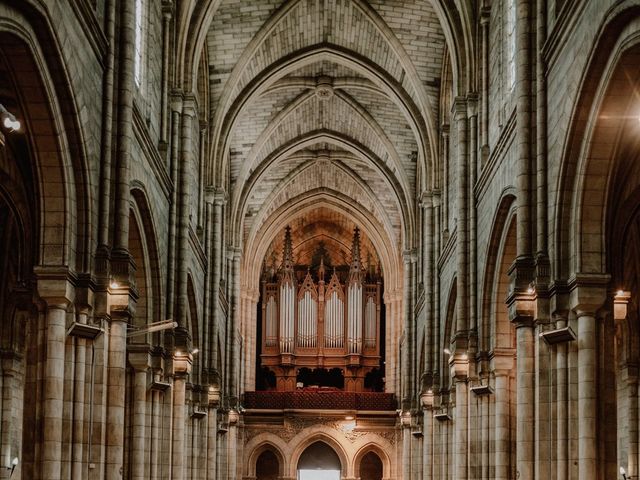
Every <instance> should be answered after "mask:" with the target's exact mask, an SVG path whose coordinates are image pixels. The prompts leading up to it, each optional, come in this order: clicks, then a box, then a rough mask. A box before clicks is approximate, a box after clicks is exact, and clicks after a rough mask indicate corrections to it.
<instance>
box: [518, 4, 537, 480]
mask: <svg viewBox="0 0 640 480" xmlns="http://www.w3.org/2000/svg"><path fill="white" fill-rule="evenodd" d="M515 1H516V5H515V8H516V55H515V61H516V85H515V95H516V132H515V141H514V143H515V147H516V150H517V156H518V160H517V178H516V186H517V190H518V192H517V194H518V214H517V224H518V227H517V252H518V256H523V255H531V254H532V223H533V222H532V220H533V219H532V215H531V202H532V200H531V156H532V155H531V150H532V143H533V139H532V135H531V110H532V101H531V99H532V81H531V80H532V75H531V70H532V68H531V64H532V59H531V25H530V22H531V0H515ZM519 387H520V385H518V388H519ZM520 474H521V475H522V474H523V473H522V472H520ZM520 478H521V479H522V477H520Z"/></svg>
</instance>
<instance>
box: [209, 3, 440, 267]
mask: <svg viewBox="0 0 640 480" xmlns="http://www.w3.org/2000/svg"><path fill="white" fill-rule="evenodd" d="M444 55H445V48H444V36H443V33H442V30H441V28H440V24H439V21H438V18H437V16H436V13H435V11H434V10H433V7H432V6H431V3H430V2H429V1H417V0H407V1H403V0H378V1H364V0H290V1H285V2H283V1H282V0H260V1H255V0H245V1H241V0H222V1H221V2H220V4H219V6H218V8H217V10H216V11H215V14H214V16H213V20H212V22H211V25H210V28H209V32H208V36H207V58H208V62H209V95H210V108H211V111H210V118H211V119H212V122H213V123H212V126H213V129H214V130H213V132H214V134H213V138H212V141H213V144H212V152H213V153H212V155H213V158H212V160H213V161H212V162H211V165H213V167H212V168H213V169H214V170H215V171H214V172H212V175H213V176H214V177H217V178H224V179H225V180H224V181H225V182H226V185H227V186H228V191H229V206H230V208H231V218H232V224H231V226H230V237H231V241H233V242H234V243H235V244H236V245H242V246H245V247H246V249H247V250H248V252H251V254H258V256H263V255H265V254H266V253H267V249H268V246H269V245H270V244H271V243H272V242H273V241H274V239H275V238H276V236H277V235H280V234H281V232H282V228H283V226H284V224H287V223H292V222H294V221H295V219H296V218H298V217H300V216H301V215H305V216H307V217H308V216H309V215H311V212H316V213H314V215H316V216H319V218H320V217H321V218H324V219H325V220H324V221H322V222H319V223H317V224H316V227H317V228H318V229H320V230H322V229H324V230H323V231H322V232H318V231H316V233H317V234H318V235H325V236H327V238H332V239H333V240H334V241H335V242H337V243H340V242H342V240H343V239H342V238H338V236H339V235H338V234H337V233H336V232H343V230H345V228H343V227H344V226H345V225H350V227H349V229H346V230H347V231H348V230H351V232H352V226H353V225H358V226H359V227H360V228H362V229H363V230H364V231H365V232H366V237H367V238H369V239H371V242H372V248H374V249H375V250H376V251H378V252H379V254H380V257H381V261H382V263H383V266H384V267H386V269H387V271H388V269H389V268H390V267H392V264H393V263H397V264H399V263H400V262H401V260H400V257H401V252H402V250H403V249H405V248H410V247H411V244H412V242H413V241H414V235H415V228H416V227H415V223H416V222H415V216H416V199H417V197H418V195H419V192H420V191H421V190H422V189H424V185H425V184H426V179H427V178H428V176H429V175H431V174H432V172H430V163H431V162H432V161H433V157H434V153H435V149H436V148H437V134H436V132H437V124H438V122H437V115H438V99H439V90H440V76H441V72H442V65H443V56H444ZM318 209H320V210H318ZM328 211H331V212H333V213H332V214H331V215H329V214H328V213H327V212H328ZM318 212H320V213H318ZM341 217H342V218H341ZM327 219H333V220H327ZM308 221H310V220H308ZM332 222H333V223H332ZM334 237H335V238H334ZM247 250H246V251H247ZM262 258H264V257H262ZM385 258H386V260H385ZM385 263H386V265H385Z"/></svg>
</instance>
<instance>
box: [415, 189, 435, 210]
mask: <svg viewBox="0 0 640 480" xmlns="http://www.w3.org/2000/svg"><path fill="white" fill-rule="evenodd" d="M418 201H419V203H420V206H421V207H422V208H423V209H424V210H428V209H430V208H433V202H434V200H433V192H432V191H431V190H425V191H424V192H422V193H421V194H420V198H419V199H418Z"/></svg>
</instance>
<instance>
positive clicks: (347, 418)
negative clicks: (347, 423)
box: [344, 415, 353, 420]
mask: <svg viewBox="0 0 640 480" xmlns="http://www.w3.org/2000/svg"><path fill="white" fill-rule="evenodd" d="M344 419H345V420H353V415H347V416H346V417H344Z"/></svg>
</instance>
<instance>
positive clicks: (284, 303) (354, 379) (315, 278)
mask: <svg viewBox="0 0 640 480" xmlns="http://www.w3.org/2000/svg"><path fill="white" fill-rule="evenodd" d="M327 270H328V269H327V268H326V267H325V264H324V259H321V260H320V264H319V265H314V266H312V267H310V266H298V265H294V262H293V249H292V241H291V230H290V228H289V227H287V228H286V230H285V239H284V251H283V260H282V264H281V265H280V268H279V269H277V271H276V269H275V268H273V267H272V269H271V273H270V274H269V273H267V272H266V269H265V273H264V274H263V279H262V292H261V294H262V297H261V299H262V302H261V305H262V311H261V317H262V319H261V321H262V325H261V327H262V328H261V331H262V338H261V354H260V363H261V367H262V369H263V371H264V370H267V371H268V372H269V373H270V374H271V375H273V374H275V385H271V389H273V388H274V387H275V389H276V390H277V391H293V390H296V389H300V388H316V387H317V388H323V385H322V382H316V381H314V380H313V379H314V377H313V375H311V376H310V377H307V378H305V377H304V375H303V373H305V372H308V373H311V372H319V371H320V372H326V373H327V374H328V375H329V377H332V378H333V379H334V380H335V379H336V377H338V379H337V381H338V382H339V383H341V385H337V384H336V383H335V382H334V383H333V384H332V386H333V388H339V389H341V390H344V391H350V392H362V391H365V390H374V389H375V387H372V386H371V382H369V384H368V385H367V382H365V377H367V375H368V374H369V375H372V374H374V373H377V374H379V378H380V380H379V385H380V387H379V389H381V388H382V387H381V384H382V370H383V368H382V362H381V350H380V344H381V288H382V282H381V275H380V272H379V271H376V272H372V269H371V268H369V269H368V271H365V269H364V268H363V264H362V261H361V258H360V233H359V230H358V228H356V229H355V231H354V236H353V243H352V249H351V263H350V265H339V266H334V267H333V268H332V272H331V273H330V272H328V271H327ZM309 378H311V379H312V380H309ZM316 379H317V377H316ZM314 383H315V385H314Z"/></svg>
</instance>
